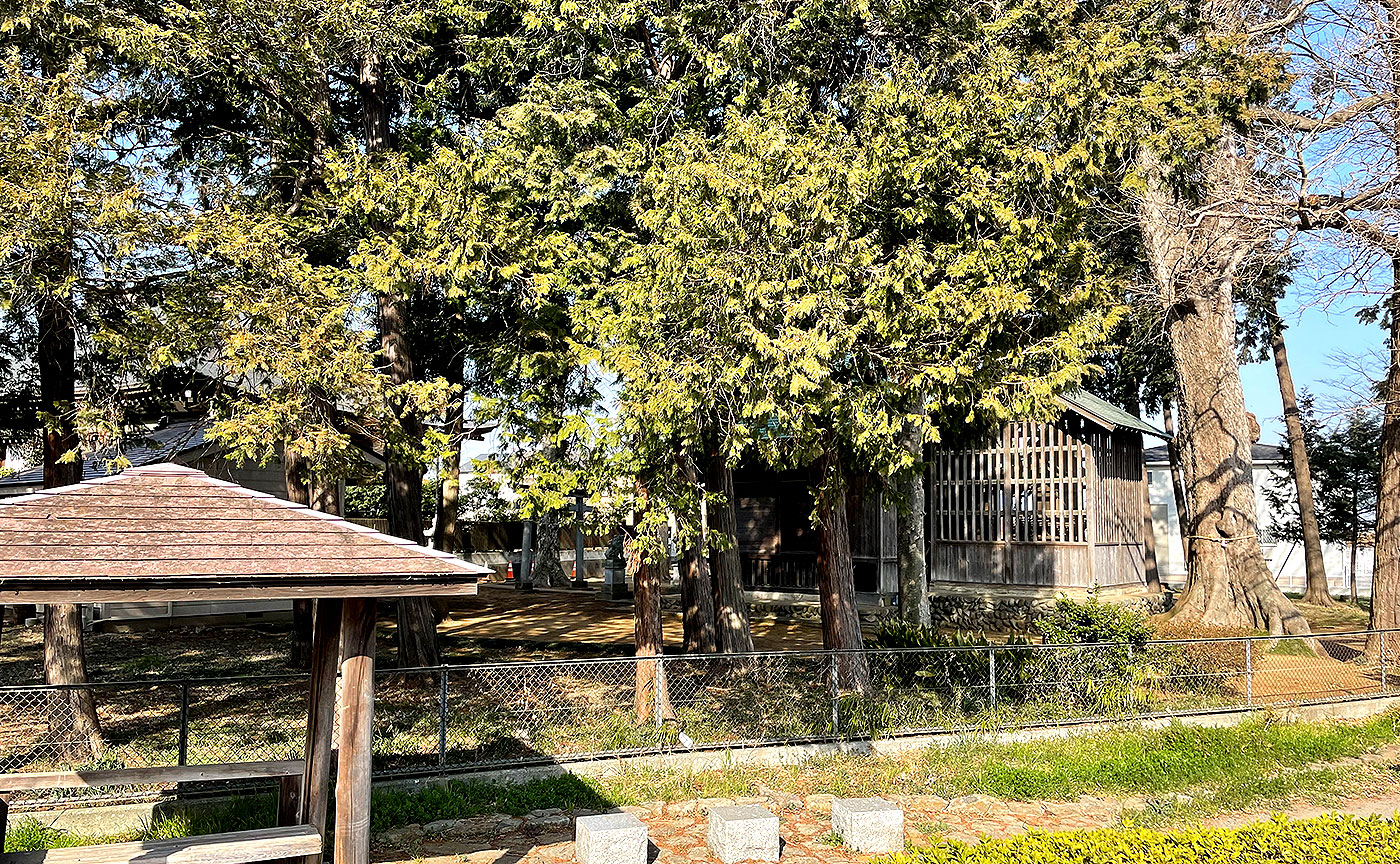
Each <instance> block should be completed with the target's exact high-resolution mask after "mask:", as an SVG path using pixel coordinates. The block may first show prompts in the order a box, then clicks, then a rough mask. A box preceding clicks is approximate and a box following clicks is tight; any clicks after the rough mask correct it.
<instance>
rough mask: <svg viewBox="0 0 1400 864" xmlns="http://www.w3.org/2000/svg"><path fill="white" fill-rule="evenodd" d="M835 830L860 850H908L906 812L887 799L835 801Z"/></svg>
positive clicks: (839, 799)
mask: <svg viewBox="0 0 1400 864" xmlns="http://www.w3.org/2000/svg"><path fill="white" fill-rule="evenodd" d="M831 830H833V831H835V832H836V833H837V834H840V835H841V840H842V841H843V842H845V844H846V845H847V846H849V847H851V848H852V849H854V850H856V851H857V852H869V853H873V854H885V853H889V852H900V851H902V850H903V849H904V811H903V810H901V809H899V805H898V804H894V803H892V802H889V801H886V800H885V799H883V798H838V799H836V800H835V801H833V802H831Z"/></svg>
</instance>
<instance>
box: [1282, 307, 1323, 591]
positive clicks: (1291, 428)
mask: <svg viewBox="0 0 1400 864" xmlns="http://www.w3.org/2000/svg"><path fill="white" fill-rule="evenodd" d="M1273 319H1274V320H1273V322H1272V331H1273V332H1272V333H1271V334H1270V345H1271V347H1272V349H1273V355H1274V371H1275V372H1276V373H1277V374H1278V391H1279V395H1280V396H1281V397H1282V398H1283V423H1284V427H1285V429H1286V430H1287V433H1288V455H1289V457H1290V458H1291V459H1292V460H1293V482H1294V485H1295V486H1296V488H1297V491H1298V521H1299V523H1300V525H1301V527H1302V529H1303V562H1304V566H1305V569H1306V571H1307V574H1308V588H1307V590H1306V591H1305V592H1304V593H1303V602H1304V603H1315V604H1317V605H1319V606H1336V605H1337V601H1336V600H1334V599H1332V592H1331V591H1329V590H1328V588H1327V566H1326V565H1325V564H1324V563H1323V560H1322V533H1321V532H1320V531H1319V530H1318V527H1317V505H1316V504H1315V503H1314V498H1313V484H1312V466H1311V464H1310V463H1309V462H1308V448H1307V444H1306V442H1305V441H1304V440H1303V420H1302V416H1301V415H1300V414H1299V413H1298V394H1297V393H1296V392H1294V390H1293V372H1292V371H1291V370H1290V369H1289V366H1288V346H1287V345H1286V344H1285V343H1284V339H1283V324H1282V322H1280V321H1279V320H1278V309H1277V307H1275V308H1274V310H1273Z"/></svg>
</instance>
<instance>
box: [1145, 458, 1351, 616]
mask: <svg viewBox="0 0 1400 864" xmlns="http://www.w3.org/2000/svg"><path fill="white" fill-rule="evenodd" d="M1143 455H1144V456H1145V458H1146V461H1147V482H1148V489H1149V490H1150V496H1151V500H1152V528H1153V534H1154V535H1155V537H1156V541H1157V569H1158V572H1159V573H1160V574H1161V578H1162V581H1163V582H1166V583H1168V584H1172V585H1180V584H1182V583H1183V582H1185V581H1186V553H1185V552H1184V551H1183V548H1182V543H1181V523H1180V521H1178V519H1177V513H1176V496H1175V495H1173V494H1172V474H1171V464H1170V463H1169V462H1168V460H1167V448H1166V447H1154V448H1152V449H1150V450H1147V451H1145V453H1144V454H1143ZM1251 455H1252V457H1253V460H1254V491H1255V500H1256V502H1257V506H1258V510H1259V534H1260V539H1261V542H1262V545H1263V547H1264V557H1265V558H1267V559H1268V561H1269V569H1271V570H1272V571H1273V574H1274V578H1275V579H1277V580H1278V583H1279V585H1280V587H1282V588H1283V590H1284V591H1287V592H1290V593H1293V592H1296V593H1302V591H1303V589H1304V588H1305V587H1306V585H1307V581H1308V580H1307V571H1306V565H1305V564H1304V561H1303V544H1302V543H1279V542H1274V537H1273V532H1272V531H1270V530H1269V529H1270V527H1271V526H1273V525H1275V524H1277V523H1278V522H1279V521H1280V519H1281V517H1280V514H1279V513H1278V512H1277V511H1276V510H1274V509H1273V508H1271V507H1270V506H1269V502H1268V501H1267V500H1266V499H1265V498H1264V494H1263V490H1264V489H1265V488H1267V486H1268V484H1269V482H1270V480H1271V479H1272V478H1273V477H1274V476H1277V475H1280V474H1283V475H1285V476H1286V471H1287V462H1288V453H1287V451H1285V450H1284V449H1283V448H1281V447H1276V446H1274V445H1272V444H1255V445H1254V447H1253V448H1252V451H1251ZM1372 551H1373V550H1372V548H1371V547H1370V546H1362V547H1361V548H1359V549H1358V550H1357V554H1356V590H1357V593H1358V594H1359V595H1360V596H1362V597H1369V596H1371V567H1372V564H1373V561H1374V556H1373V554H1372ZM1322 557H1323V561H1324V563H1325V564H1326V566H1327V581H1328V583H1329V584H1330V585H1331V588H1332V594H1333V595H1334V596H1337V597H1343V596H1346V595H1347V594H1348V593H1350V590H1351V588H1350V585H1351V550H1350V549H1349V548H1348V547H1347V546H1346V544H1343V543H1327V544H1324V545H1323V547H1322Z"/></svg>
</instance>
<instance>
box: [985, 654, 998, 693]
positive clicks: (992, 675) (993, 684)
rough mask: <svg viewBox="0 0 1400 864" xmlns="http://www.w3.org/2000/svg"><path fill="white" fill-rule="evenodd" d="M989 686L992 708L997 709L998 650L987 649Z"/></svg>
mask: <svg viewBox="0 0 1400 864" xmlns="http://www.w3.org/2000/svg"><path fill="white" fill-rule="evenodd" d="M987 684H988V691H989V693H990V702H989V703H988V704H990V705H991V707H992V708H996V707H997V649H996V648H994V647H992V646H988V647H987Z"/></svg>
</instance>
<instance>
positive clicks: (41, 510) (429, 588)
mask: <svg viewBox="0 0 1400 864" xmlns="http://www.w3.org/2000/svg"><path fill="white" fill-rule="evenodd" d="M487 572H489V571H488V570H487V569H486V568H485V567H480V566H478V565H475V564H471V563H468V562H466V561H463V560H462V559H460V558H457V557H456V556H454V555H449V554H446V553H443V552H437V551H435V550H432V549H427V548H424V547H422V546H419V545H417V544H415V543H411V542H409V541H407V540H401V539H399V538H397V537H391V536H389V535H387V534H382V533H380V532H378V531H374V530H372V529H370V528H366V527H364V526H361V525H356V524H354V523H352V522H348V521H346V520H344V519H342V518H340V517H338V516H333V515H331V514H328V513H321V512H318V511H316V510H312V509H311V508H309V507H305V506H302V505H300V504H293V503H291V502H290V501H284V500H282V499H280V498H277V497H275V496H272V495H268V494H266V493H264V492H256V491H253V490H251V489H245V488H244V487H242V486H239V485H237V484H235V483H229V482H226V481H223V480H216V479H215V478H213V477H210V476H209V475H207V474H205V473H203V472H201V471H197V470H195V469H193V468H186V467H184V466H182V465H174V464H169V463H165V464H159V465H149V466H145V467H142V468H131V469H128V470H126V471H125V472H123V473H121V474H115V475H112V476H108V477H100V478H94V479H91V480H85V481H83V482H82V483H78V484H75V485H73V486H64V487H61V488H57V489H46V490H44V491H42V492H36V493H34V494H32V495H24V496H21V497H17V498H9V499H3V500H0V603H63V602H68V603H102V602H120V601H127V600H149V601H162V602H164V601H173V600H248V599H288V598H318V597H361V598H372V597H409V596H440V595H462V594H475V593H476V581H477V578H478V577H479V576H481V575H482V574H485V573H487Z"/></svg>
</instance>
